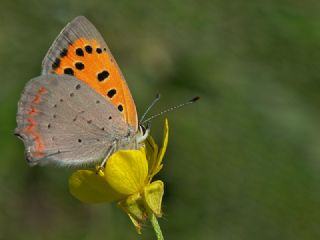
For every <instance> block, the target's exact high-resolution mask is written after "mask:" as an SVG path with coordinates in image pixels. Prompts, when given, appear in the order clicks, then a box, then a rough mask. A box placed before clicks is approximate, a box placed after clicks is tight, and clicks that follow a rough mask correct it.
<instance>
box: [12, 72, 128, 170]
mask: <svg viewBox="0 0 320 240" xmlns="http://www.w3.org/2000/svg"><path fill="white" fill-rule="evenodd" d="M130 130H132V129H130V127H129V126H128V124H127V123H126V122H124V121H123V120H122V116H121V114H120V113H119V111H118V109H117V108H116V107H115V106H114V105H113V104H112V103H111V102H109V101H106V100H105V98H104V97H103V96H101V95H100V94H98V93H97V92H96V91H94V90H93V89H92V88H91V87H90V86H88V85H87V84H86V83H84V82H82V81H79V80H78V79H76V78H74V77H72V76H67V75H61V76H59V75H43V76H40V77H37V78H35V79H33V80H31V81H30V82H28V84H27V85H26V87H25V89H24V91H23V93H22V96H21V99H20V101H19V104H18V114H17V128H16V134H17V135H18V136H20V137H21V138H22V140H23V141H24V144H25V147H26V152H27V158H28V161H29V163H30V164H31V165H35V164H37V163H40V164H45V163H48V162H52V163H55V164H57V165H68V166H83V165H90V164H92V163H95V162H99V161H101V160H102V159H103V158H104V157H105V156H106V153H107V152H108V151H109V150H110V147H111V145H112V143H113V142H114V141H116V140H117V139H123V138H125V137H126V136H128V133H129V132H130Z"/></svg>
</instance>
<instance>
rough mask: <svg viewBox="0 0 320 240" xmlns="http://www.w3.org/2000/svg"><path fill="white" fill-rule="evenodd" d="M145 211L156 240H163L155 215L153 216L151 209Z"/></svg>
mask: <svg viewBox="0 0 320 240" xmlns="http://www.w3.org/2000/svg"><path fill="white" fill-rule="evenodd" d="M147 211H148V217H149V221H150V222H151V224H152V227H153V229H154V231H155V233H156V236H157V240H164V238H163V236H162V232H161V228H160V225H159V223H158V220H157V217H156V215H154V213H153V212H152V210H151V209H148V210H147Z"/></svg>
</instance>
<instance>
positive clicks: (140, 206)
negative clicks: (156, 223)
mask: <svg viewBox="0 0 320 240" xmlns="http://www.w3.org/2000/svg"><path fill="white" fill-rule="evenodd" d="M118 206H119V207H121V208H122V209H123V210H124V211H125V212H126V213H127V214H128V216H129V218H130V219H131V221H132V223H133V225H134V226H135V228H136V230H137V232H138V233H139V234H141V223H142V222H144V221H145V220H146V219H147V214H146V211H145V206H144V201H143V199H142V197H141V193H135V194H133V195H130V196H129V197H128V198H126V199H124V200H122V201H120V202H118Z"/></svg>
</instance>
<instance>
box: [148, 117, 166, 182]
mask: <svg viewBox="0 0 320 240" xmlns="http://www.w3.org/2000/svg"><path fill="white" fill-rule="evenodd" d="M168 138H169V124H168V119H167V118H166V119H165V122H164V127H163V140H162V146H161V148H160V150H159V152H158V155H157V158H156V161H155V162H154V164H153V165H152V170H151V171H150V173H149V175H150V181H151V179H152V178H153V176H154V175H156V174H157V173H158V172H159V171H160V170H161V168H162V159H163V156H164V154H165V152H166V150H167V145H168Z"/></svg>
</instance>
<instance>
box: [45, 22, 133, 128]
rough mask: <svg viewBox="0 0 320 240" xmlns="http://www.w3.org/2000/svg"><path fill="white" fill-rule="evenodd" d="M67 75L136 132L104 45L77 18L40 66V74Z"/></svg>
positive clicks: (124, 88)
mask: <svg viewBox="0 0 320 240" xmlns="http://www.w3.org/2000/svg"><path fill="white" fill-rule="evenodd" d="M50 73H55V74H68V75H73V76H75V77H76V78H78V79H80V80H82V81H84V82H86V83H87V84H88V85H89V86H90V87H92V88H93V89H94V90H95V91H96V92H98V93H99V94H100V95H102V96H103V97H104V98H105V100H107V101H110V102H111V103H112V104H113V105H114V106H115V108H116V109H118V111H119V112H120V113H121V116H122V117H123V119H124V121H126V122H127V124H129V125H130V126H131V127H132V128H133V129H134V130H137V127H138V122H137V113H136V107H135V104H134V101H133V99H132V96H131V93H130V91H129V88H128V86H127V84H126V81H125V79H124V77H123V75H122V73H121V71H120V69H119V67H118V65H117V63H116V61H115V60H114V58H113V56H112V54H111V52H110V50H109V49H108V47H107V44H106V43H105V41H104V40H103V38H102V37H101V35H100V33H99V32H98V31H97V29H96V28H95V27H94V26H93V25H92V24H91V23H90V22H89V21H88V20H87V19H86V18H85V17H82V16H80V17H77V18H75V19H74V20H73V21H72V22H71V23H69V24H68V25H67V26H66V27H65V28H64V29H63V30H62V32H61V33H60V34H59V36H58V37H57V39H56V40H55V41H54V43H53V44H52V46H51V47H50V49H49V51H48V53H47V54H46V56H45V58H44V60H43V62H42V74H43V75H46V74H50Z"/></svg>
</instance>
